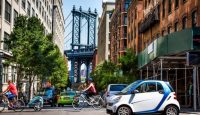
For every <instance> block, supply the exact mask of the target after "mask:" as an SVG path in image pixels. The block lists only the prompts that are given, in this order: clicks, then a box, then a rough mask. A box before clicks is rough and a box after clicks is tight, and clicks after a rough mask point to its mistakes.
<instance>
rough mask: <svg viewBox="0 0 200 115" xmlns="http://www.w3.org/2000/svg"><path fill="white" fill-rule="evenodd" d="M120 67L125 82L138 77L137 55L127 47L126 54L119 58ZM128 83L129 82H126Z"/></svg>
mask: <svg viewBox="0 0 200 115" xmlns="http://www.w3.org/2000/svg"><path fill="white" fill-rule="evenodd" d="M119 63H120V69H121V70H122V71H123V74H124V77H125V78H126V79H124V80H126V81H127V82H128V81H134V80H136V79H137V78H138V69H137V68H138V67H137V57H136V56H135V54H134V53H133V52H132V50H130V49H127V51H126V55H124V56H122V57H120V58H119ZM128 83H130V82H128Z"/></svg>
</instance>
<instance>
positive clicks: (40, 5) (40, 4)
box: [39, 1, 42, 13]
mask: <svg viewBox="0 0 200 115" xmlns="http://www.w3.org/2000/svg"><path fill="white" fill-rule="evenodd" d="M41 7H42V3H41V1H40V2H39V11H40V13H41Z"/></svg>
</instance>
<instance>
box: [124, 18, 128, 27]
mask: <svg viewBox="0 0 200 115" xmlns="http://www.w3.org/2000/svg"><path fill="white" fill-rule="evenodd" d="M124 25H127V16H124Z"/></svg>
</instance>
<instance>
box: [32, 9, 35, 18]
mask: <svg viewBox="0 0 200 115" xmlns="http://www.w3.org/2000/svg"><path fill="white" fill-rule="evenodd" d="M32 16H35V10H34V9H33V8H32Z"/></svg>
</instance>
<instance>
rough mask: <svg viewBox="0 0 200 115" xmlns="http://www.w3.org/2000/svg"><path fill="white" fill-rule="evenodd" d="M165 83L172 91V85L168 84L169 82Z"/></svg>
mask: <svg viewBox="0 0 200 115" xmlns="http://www.w3.org/2000/svg"><path fill="white" fill-rule="evenodd" d="M165 83H166V84H167V86H168V87H169V89H170V91H171V92H174V89H173V88H172V86H171V85H170V84H169V82H165Z"/></svg>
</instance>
